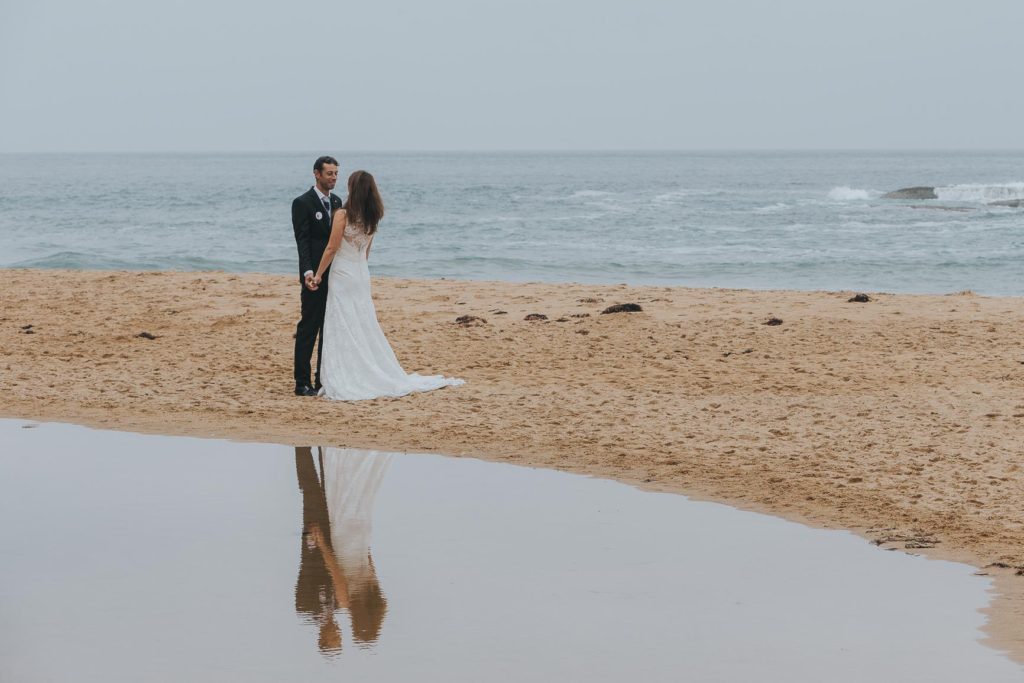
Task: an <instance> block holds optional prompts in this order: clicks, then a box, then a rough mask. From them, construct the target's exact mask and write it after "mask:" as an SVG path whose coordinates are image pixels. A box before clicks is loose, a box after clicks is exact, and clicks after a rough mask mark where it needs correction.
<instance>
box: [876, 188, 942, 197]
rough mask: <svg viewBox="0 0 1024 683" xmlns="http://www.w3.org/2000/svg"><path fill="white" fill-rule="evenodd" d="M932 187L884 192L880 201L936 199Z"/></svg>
mask: <svg viewBox="0 0 1024 683" xmlns="http://www.w3.org/2000/svg"><path fill="white" fill-rule="evenodd" d="M938 198H939V197H938V195H937V194H935V188H934V187H903V188H900V189H898V190H894V191H892V192H886V193H885V194H883V195H882V199H938Z"/></svg>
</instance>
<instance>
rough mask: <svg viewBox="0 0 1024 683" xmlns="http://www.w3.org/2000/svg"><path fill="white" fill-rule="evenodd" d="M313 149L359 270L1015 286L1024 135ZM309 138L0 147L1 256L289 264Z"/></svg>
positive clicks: (792, 285) (1012, 291)
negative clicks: (357, 227) (363, 192)
mask: <svg viewBox="0 0 1024 683" xmlns="http://www.w3.org/2000/svg"><path fill="white" fill-rule="evenodd" d="M328 152H330V153H332V154H334V156H336V157H338V159H339V160H340V162H341V174H342V176H343V177H345V176H347V174H348V173H349V172H351V171H353V170H356V169H365V170H368V171H370V172H372V173H373V174H374V175H375V176H376V178H377V181H378V184H379V186H380V189H381V193H382V195H383V197H384V202H385V205H386V210H387V214H386V216H385V218H384V221H383V223H382V224H381V228H380V232H379V234H378V237H377V239H376V240H375V242H374V247H373V253H372V256H371V263H370V269H371V272H372V273H373V274H374V275H384V276H399V277H411V278H442V277H443V278H454V279H488V280H509V281H555V282H558V281H570V282H599V283H620V282H622V283H629V284H664V285H686V286H700V287H743V288H754V289H803V290H819V289H822V290H860V291H882V292H916V293H951V292H957V291H962V290H973V291H975V292H977V293H979V294H1008V295H1024V208H1013V207H1005V206H992V205H990V202H992V201H997V200H1006V199H1015V198H1021V199H1024V152H1006V153H999V152H943V153H938V152H936V153H931V152H929V153H924V152H665V153H597V152H594V153H562V152H547V153H542V152H538V153H525V152H524V153H367V152H359V153H346V152H337V151H334V150H328ZM315 156H316V154H315V153H288V154H285V153H275V154H256V153H253V154H198V153H197V154H67V155H62V154H39V155H11V154H7V155H0V245H2V249H0V267H5V268H25V267H28V268H76V269H127V270H190V271H191V270H225V271H236V272H244V271H255V272H270V273H288V274H291V273H296V274H297V270H298V266H297V258H296V252H295V242H294V238H293V235H292V229H291V223H290V205H291V200H292V198H293V197H295V196H296V195H298V194H301V193H302V192H304V191H305V190H307V189H308V188H309V187H310V186H311V184H312V168H311V167H312V162H313V159H314V157H315ZM917 185H925V186H935V187H936V188H937V190H936V194H937V195H938V198H937V199H927V200H890V199H883V198H882V195H883V194H884V193H885V192H888V191H890V190H895V189H898V188H901V187H906V186H917ZM338 189H339V190H342V191H343V189H344V182H343V181H341V182H339V188H338ZM339 194H343V192H342V193H339Z"/></svg>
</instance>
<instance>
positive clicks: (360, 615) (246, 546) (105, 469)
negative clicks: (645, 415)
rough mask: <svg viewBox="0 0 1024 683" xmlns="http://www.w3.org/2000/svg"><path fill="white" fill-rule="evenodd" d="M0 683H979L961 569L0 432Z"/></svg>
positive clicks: (227, 449) (512, 475)
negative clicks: (0, 557) (633, 682)
mask: <svg viewBox="0 0 1024 683" xmlns="http://www.w3.org/2000/svg"><path fill="white" fill-rule="evenodd" d="M0 520H2V521H0V548H2V549H3V550H2V553H3V560H2V562H0V680H2V681H12V682H15V681H16V682H19V683H21V682H33V681H75V682H78V681H102V682H104V683H109V682H113V681H132V682H138V681H185V680H187V681H218V682H219V681H247V682H248V681H340V680H360V681H446V682H448V681H474V682H479V681H488V682H493V681H526V680H535V681H588V682H589V681H623V680H637V681H645V682H646V681H682V680H691V681H779V682H783V681H785V682H786V683H793V682H797V681H814V682H815V683H818V682H820V681H830V682H836V681H851V682H852V681H858V682H859V681H866V680H877V681H929V682H931V683H934V682H937V681H951V682H952V681H956V682H960V681H966V680H984V681H986V682H987V683H991V682H994V681H1020V680H1024V668H1022V667H1020V666H1018V665H1017V664H1015V663H1013V662H1012V661H1010V660H1009V659H1008V658H1006V657H1004V656H1003V655H1002V654H1000V653H999V652H997V651H995V650H992V649H989V648H987V647H985V646H984V645H982V644H981V642H980V640H979V639H980V638H981V635H982V634H981V632H980V627H981V626H982V625H983V617H982V615H981V614H980V613H979V611H978V610H979V609H981V608H983V607H985V606H986V605H987V604H988V600H989V595H988V593H987V589H988V587H989V585H990V581H989V579H987V578H985V577H979V576H974V574H973V572H974V570H973V568H971V567H968V566H966V565H962V564H954V563H949V562H939V561H930V560H926V559H924V558H920V557H913V556H909V555H906V554H902V553H897V552H885V551H882V550H879V549H877V548H875V547H873V546H871V545H870V544H868V543H867V542H865V541H864V540H863V539H861V538H858V537H856V536H854V535H852V534H849V533H845V532H838V531H827V530H816V529H809V528H807V527H804V526H801V525H799V524H795V523H791V522H787V521H784V520H780V519H776V518H773V517H768V516H764V515H758V514H754V513H749V512H742V511H738V510H735V509H732V508H729V507H727V506H724V505H717V504H713V503H704V502H695V501H691V500H688V499H686V498H685V497H683V496H678V495H671V494H664V493H651V492H644V491H639V490H637V489H634V488H631V487H629V486H626V485H623V484H619V483H616V482H612V481H606V480H599V479H592V478H587V477H581V476H577V475H570V474H565V473H560V472H554V471H550V470H537V469H528V468H523V467H515V466H510V465H502V464H495V463H488V462H483V461H478V460H473V459H467V458H447V457H443V456H436V455H410V454H398V453H395V454H392V453H384V452H379V451H365V450H354V449H341V448H317V447H299V448H295V447H291V446H280V445H261V444H248V443H234V442H227V441H214V440H204V439H194V438H181V437H165V436H148V435H140V434H130V433H122V432H108V431H97V430H91V429H86V428H83V427H77V426H72V425H63V424H39V425H34V424H33V423H28V422H25V421H21V420H0Z"/></svg>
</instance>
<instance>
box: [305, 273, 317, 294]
mask: <svg viewBox="0 0 1024 683" xmlns="http://www.w3.org/2000/svg"><path fill="white" fill-rule="evenodd" d="M319 288H320V278H319V277H318V276H316V275H314V274H313V273H307V274H306V289H308V290H309V291H311V292H315V291H316V290H318V289H319Z"/></svg>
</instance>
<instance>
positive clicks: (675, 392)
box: [0, 269, 1024, 661]
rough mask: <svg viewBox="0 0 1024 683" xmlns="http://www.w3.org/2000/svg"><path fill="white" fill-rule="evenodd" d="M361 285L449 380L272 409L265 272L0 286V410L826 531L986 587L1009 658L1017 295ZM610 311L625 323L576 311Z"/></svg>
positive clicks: (289, 306) (25, 279)
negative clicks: (370, 288) (525, 475)
mask: <svg viewBox="0 0 1024 683" xmlns="http://www.w3.org/2000/svg"><path fill="white" fill-rule="evenodd" d="M374 292H375V300H376V304H377V307H378V313H379V315H380V319H381V322H382V326H383V327H384V330H385V333H386V334H387V335H388V337H389V339H390V340H391V342H392V344H393V345H394V348H395V352H396V354H397V355H398V357H399V359H400V360H401V361H402V363H403V366H404V367H405V368H406V370H407V371H419V372H430V373H432V374H433V373H444V374H446V375H450V376H456V377H461V378H464V379H466V380H467V384H466V385H465V386H463V387H458V388H449V389H443V390H440V391H437V392H432V393H429V394H420V395H412V396H407V397H403V398H399V399H379V400H375V401H363V402H359V403H352V404H332V403H330V402H327V401H322V400H317V399H308V398H298V397H295V396H292V395H291V391H290V390H291V350H292V345H291V334H292V332H293V330H294V324H295V322H296V320H297V314H298V285H297V283H296V282H295V278H294V277H292V276H289V275H261V274H240V273H225V272H211V271H201V272H191V271H185V272H166V271H165V272H136V271H130V272H127V271H119V272H108V271H62V270H49V269H41V270H19V269H5V270H3V276H2V277H0V299H2V300H3V301H4V306H3V309H2V311H0V348H2V349H3V350H4V353H3V358H2V359H0V379H2V386H3V387H4V388H5V391H4V392H3V393H2V394H0V416H4V417H14V418H20V419H33V420H44V421H58V422H74V423H78V424H84V425H87V426H91V427H98V428H106V429H120V430H128V431H140V432H150V433H160V434H172V435H189V436H206V437H213V438H228V439H232V440H239V441H269V442H276V443H298V444H308V443H316V444H318V445H336V446H353V447H370V446H375V447H378V448H381V447H387V448H388V449H389V450H398V451H401V450H406V451H421V452H434V453H444V454H446V455H453V456H460V455H471V456H473V457H477V458H481V459H488V460H498V461H505V462H512V463H516V464H522V465H526V466H535V467H548V468H556V469H561V470H566V471H571V472H576V473H579V474H585V475H592V476H598V477H605V478H610V479H616V480H618V481H623V482H625V483H629V484H633V485H637V486H640V487H642V488H648V489H656V490H663V491H669V492H674V493H683V494H686V495H689V496H691V497H693V498H697V499H704V500H714V501H718V502H723V503H727V504H729V505H731V506H734V507H738V508H741V509H748V510H753V511H758V512H764V513H768V514H772V515H775V516H779V517H784V518H787V519H792V520H795V521H799V522H802V523H805V524H809V525H811V526H816V527H826V528H842V529H849V530H851V531H853V532H854V533H857V534H859V535H861V536H863V537H865V538H866V539H868V540H871V541H881V543H880V545H882V547H885V548H895V549H899V550H902V551H906V552H913V553H921V554H925V555H927V556H929V557H935V558H937V559H947V560H955V561H961V562H966V563H968V564H971V565H974V566H977V567H980V568H982V571H984V572H986V573H989V574H991V575H992V576H993V578H994V581H995V583H994V589H995V591H996V593H997V595H996V596H995V597H994V599H993V602H992V604H991V607H990V608H989V609H988V610H987V615H988V617H989V623H988V629H987V630H988V632H989V634H990V636H991V638H990V639H989V643H990V644H992V645H993V646H994V647H997V648H999V649H1002V650H1005V651H1008V652H1009V653H1010V655H1011V656H1012V657H1013V658H1014V659H1015V660H1017V661H1024V618H1021V617H1024V577H1018V576H1015V573H1016V571H1017V569H1018V568H1020V567H1024V513H1021V511H1020V501H1021V500H1022V499H1024V497H1022V494H1024V473H1022V472H1021V470H1020V465H1019V463H1018V460H1019V459H1020V455H1022V452H1021V447H1020V446H1019V442H1020V441H1021V439H1020V436H1021V434H1022V431H1024V397H1021V396H1020V393H1021V392H1020V389H1021V387H1022V386H1024V306H1022V304H1024V299H1021V298H1019V297H982V296H977V295H973V294H970V293H961V294H956V295H911V294H872V295H871V296H872V299H873V300H872V301H870V302H868V303H848V302H847V299H848V298H849V297H850V296H852V294H853V293H852V292H824V291H779V290H732V289H695V288H684V287H667V286H656V285H652V286H627V285H592V284H565V283H536V282H530V283H513V282H485V281H473V280H447V279H446V280H407V279H395V278H374ZM615 303H639V304H640V305H641V306H642V307H643V309H644V311H643V312H642V313H623V314H614V315H601V314H600V311H601V310H603V308H604V307H606V306H608V305H611V304H615ZM499 310H500V311H505V313H499V312H498V311H499ZM529 313H540V314H545V315H547V316H548V319H547V320H544V321H536V322H528V321H525V320H524V317H525V316H526V315H527V314H529ZM583 314H588V315H587V317H574V316H582V315H583ZM462 315H472V316H477V317H479V318H482V319H484V320H485V321H486V322H481V323H475V324H470V325H459V324H457V323H455V319H456V318H457V317H459V316H462ZM771 317H776V318H779V319H781V320H782V323H781V324H779V325H773V326H770V325H765V324H764V323H765V322H766V321H767V320H768V319H769V318H771ZM26 325H31V327H30V328H27V329H22V328H24V327H25V326H26ZM142 332H147V333H149V334H150V335H153V336H155V339H151V340H150V339H145V338H142V337H139V336H138V335H139V334H141V333H142ZM992 563H1003V564H1006V565H1008V567H1007V568H1004V569H998V568H986V566H987V565H990V564H992Z"/></svg>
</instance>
